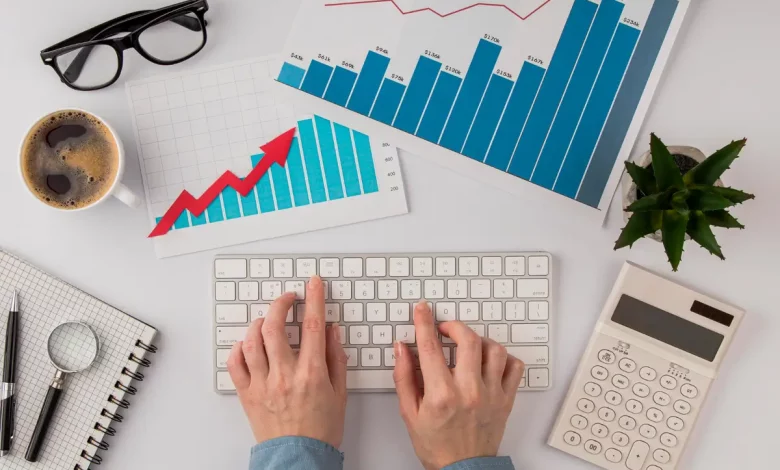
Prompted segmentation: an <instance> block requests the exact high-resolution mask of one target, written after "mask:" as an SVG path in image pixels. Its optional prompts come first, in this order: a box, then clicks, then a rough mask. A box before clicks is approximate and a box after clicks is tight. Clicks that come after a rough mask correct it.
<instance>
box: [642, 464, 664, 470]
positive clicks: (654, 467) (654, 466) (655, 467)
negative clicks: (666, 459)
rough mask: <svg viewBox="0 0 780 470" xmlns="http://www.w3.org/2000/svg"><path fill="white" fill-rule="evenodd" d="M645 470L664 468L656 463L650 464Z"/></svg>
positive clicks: (660, 469)
mask: <svg viewBox="0 0 780 470" xmlns="http://www.w3.org/2000/svg"><path fill="white" fill-rule="evenodd" d="M645 470H663V469H662V468H661V467H658V466H656V465H650V466H649V467H647V468H646V469H645Z"/></svg>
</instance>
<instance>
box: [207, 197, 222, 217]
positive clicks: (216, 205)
mask: <svg viewBox="0 0 780 470" xmlns="http://www.w3.org/2000/svg"><path fill="white" fill-rule="evenodd" d="M206 212H207V213H208V215H209V223H210V224H213V223H214V222H222V221H223V220H225V214H224V213H223V212H222V196H219V197H217V198H216V199H214V200H213V201H212V202H211V204H209V205H208V207H207V208H206Z"/></svg>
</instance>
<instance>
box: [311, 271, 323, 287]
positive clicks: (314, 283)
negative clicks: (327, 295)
mask: <svg viewBox="0 0 780 470" xmlns="http://www.w3.org/2000/svg"><path fill="white" fill-rule="evenodd" d="M321 284H322V279H320V277H319V276H317V275H316V274H315V275H314V276H312V277H311V279H309V288H312V289H313V288H315V287H319V286H320V285H321Z"/></svg>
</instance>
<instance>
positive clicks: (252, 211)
mask: <svg viewBox="0 0 780 470" xmlns="http://www.w3.org/2000/svg"><path fill="white" fill-rule="evenodd" d="M239 197H240V199H241V212H242V213H243V214H244V217H247V216H250V215H257V214H258V210H257V192H256V190H255V188H252V190H251V191H249V194H247V195H246V196H241V195H240V194H239Z"/></svg>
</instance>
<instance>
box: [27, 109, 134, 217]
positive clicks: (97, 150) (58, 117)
mask: <svg viewBox="0 0 780 470" xmlns="http://www.w3.org/2000/svg"><path fill="white" fill-rule="evenodd" d="M65 125H76V126H82V127H83V128H84V129H85V130H86V132H85V133H84V134H83V135H81V136H79V137H72V138H68V139H66V140H63V141H60V142H57V143H56V144H55V145H54V147H53V148H52V147H51V146H49V144H48V143H47V136H48V135H49V133H50V132H52V131H53V130H55V129H58V128H60V127H62V126H65ZM118 169H119V149H118V147H117V144H116V142H115V140H114V136H113V135H112V133H111V131H110V130H109V129H108V127H106V125H105V124H103V122H101V121H100V120H98V119H97V118H95V117H94V116H92V115H89V114H86V113H84V112H81V111H75V110H65V111H59V112H57V113H54V114H52V115H49V116H47V117H45V118H43V119H41V120H40V121H38V122H37V123H36V124H35V126H33V130H32V131H30V133H29V134H28V136H27V138H26V139H25V142H24V144H23V146H22V174H23V176H24V179H25V182H26V183H27V186H28V187H29V188H30V189H31V190H32V192H33V193H34V194H35V195H36V196H37V197H38V198H39V199H40V200H41V201H43V202H45V203H46V204H48V205H50V206H52V207H56V208H59V209H80V208H83V207H87V206H89V205H92V204H94V203H95V202H97V201H99V200H100V199H102V198H103V197H104V196H105V195H106V193H107V192H108V191H109V189H111V186H112V185H113V184H114V181H115V179H116V174H117V171H118ZM53 175H65V176H66V177H67V178H68V180H69V181H70V190H69V191H67V192H66V193H64V194H58V193H56V192H55V191H53V190H52V189H51V188H50V187H49V185H48V183H47V177H49V176H53Z"/></svg>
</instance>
